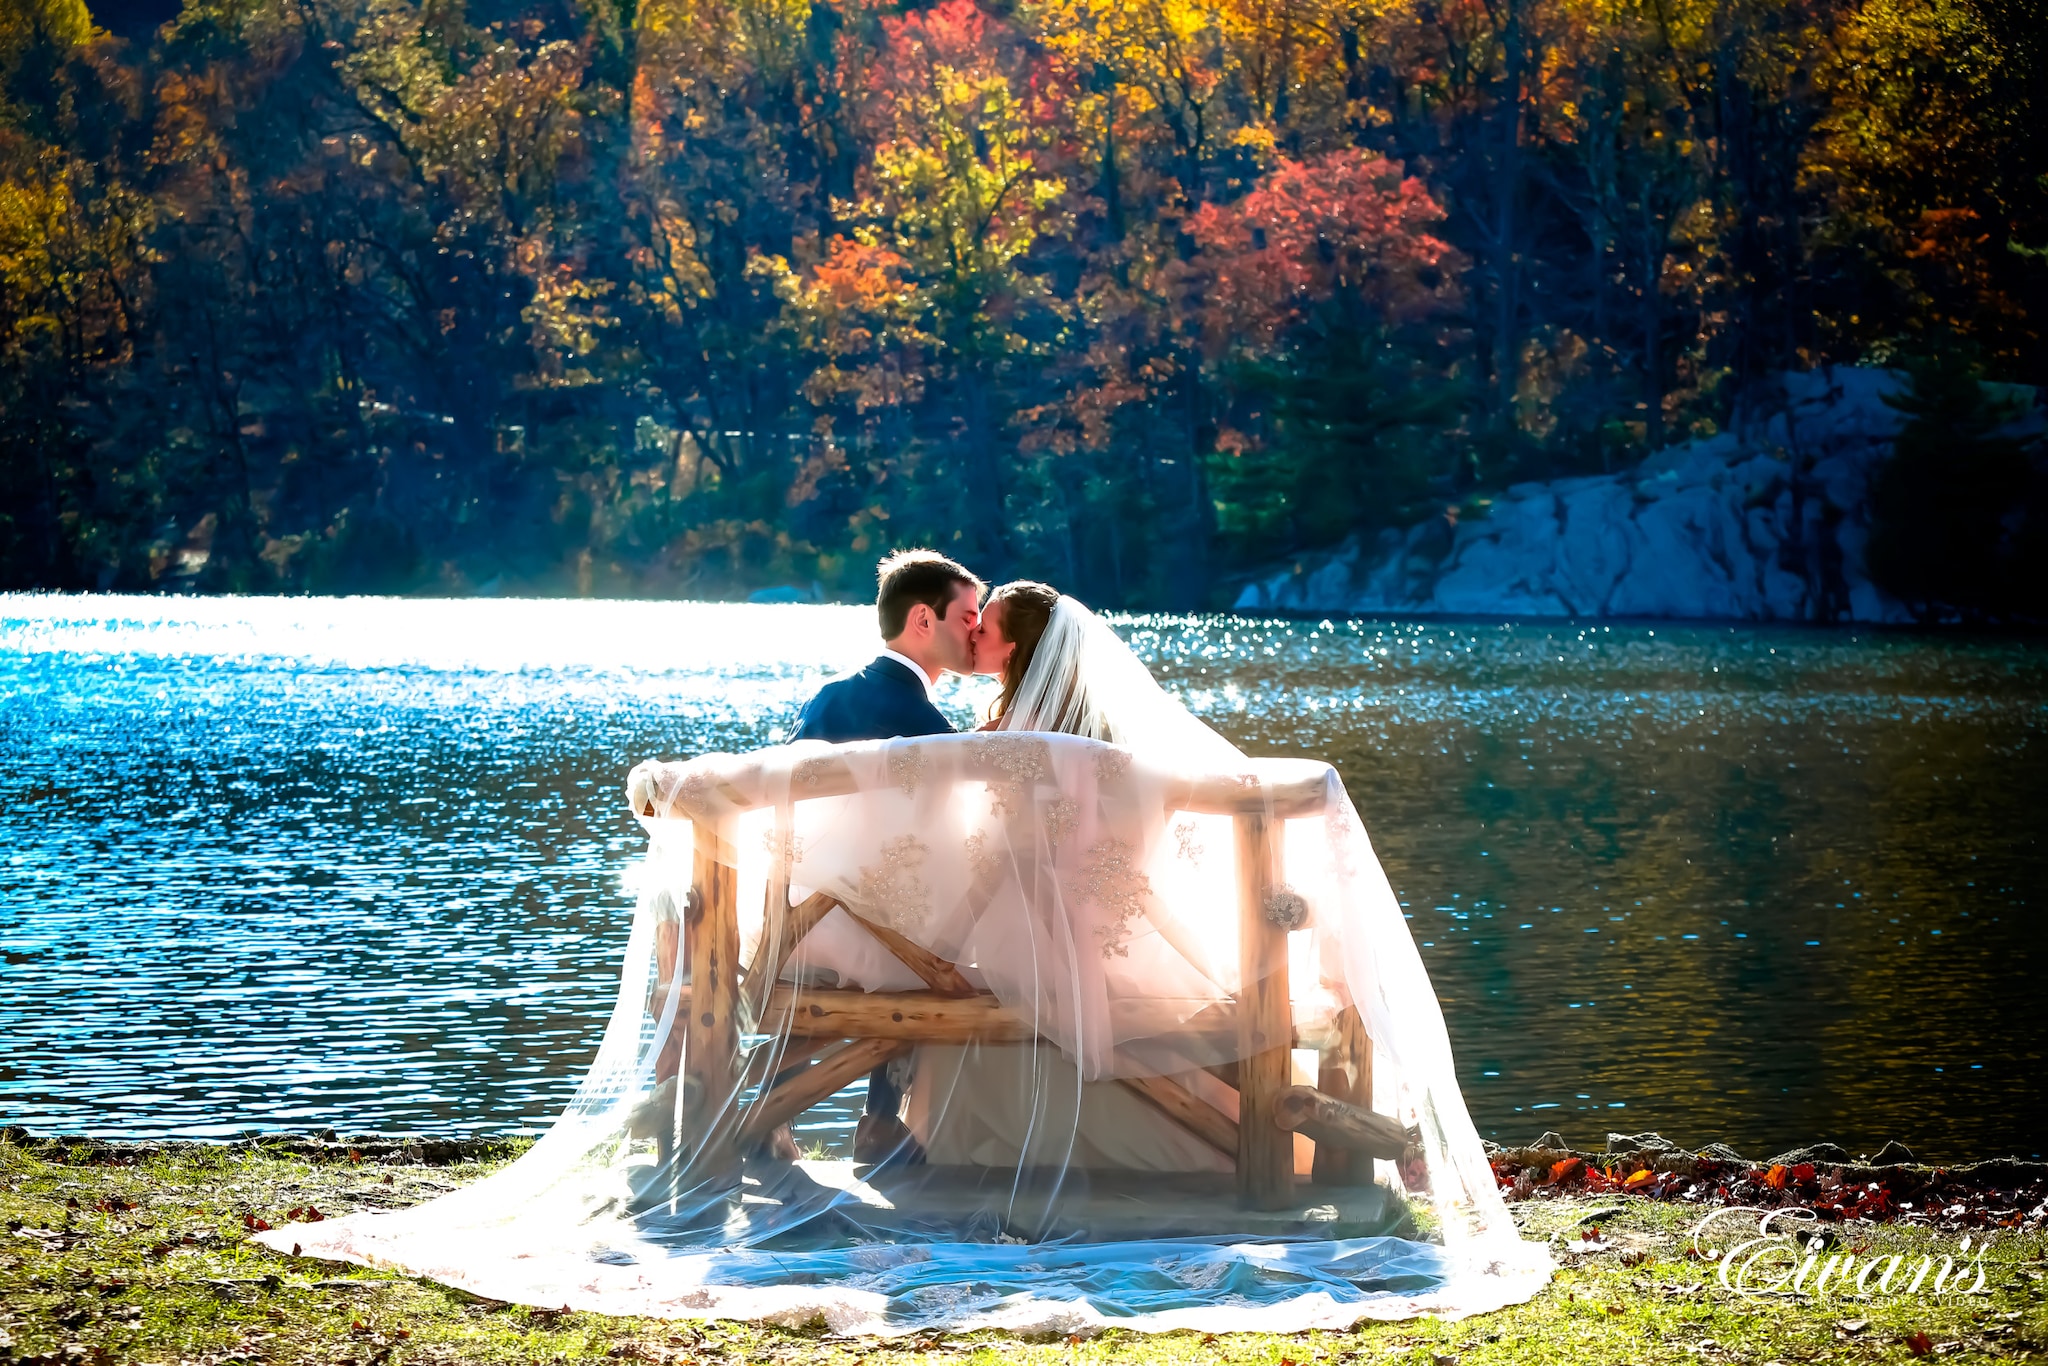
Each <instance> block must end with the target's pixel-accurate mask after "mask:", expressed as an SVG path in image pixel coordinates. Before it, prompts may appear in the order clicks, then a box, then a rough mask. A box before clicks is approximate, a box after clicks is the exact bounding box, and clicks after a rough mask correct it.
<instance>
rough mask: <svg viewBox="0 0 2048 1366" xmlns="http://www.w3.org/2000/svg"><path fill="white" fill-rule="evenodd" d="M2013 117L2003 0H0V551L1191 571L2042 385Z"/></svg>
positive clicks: (127, 557) (2034, 177)
mask: <svg viewBox="0 0 2048 1366" xmlns="http://www.w3.org/2000/svg"><path fill="white" fill-rule="evenodd" d="M143 8H144V9H145V10H146V9H147V6H146V5H145V6H144V7H143ZM2044 126H2048V21H2044V18H2043V15H2042V13H2041V12H2040V6H2039V4H2038V0H939V2H938V3H934V4H924V3H920V2H919V0H185V3H184V4H183V6H182V9H179V8H177V7H176V4H175V0H172V3H171V4H168V5H166V6H165V7H164V12H163V13H161V14H148V13H144V14H142V15H141V16H140V17H139V18H138V17H135V16H130V17H128V18H127V19H125V20H123V19H121V18H120V17H118V16H114V15H110V14H102V13H100V12H98V11H97V10H90V11H89V7H88V5H87V4H82V3H81V2H80V0H0V587H13V588H19V587H47V588H88V589H90V588H102V589H147V588H151V587H166V586H186V587H191V588H197V589H202V590H233V591H245V592H301V591H313V592H454V593H461V592H474V591H505V592H513V591H526V592H545V593H599V594H609V595H643V594H664V595H668V594H688V595H691V596H706V597H718V596H734V595H743V594H745V593H747V592H748V591H750V590H754V589H759V588H764V587H770V586H775V585H785V584H786V585H796V586H799V587H800V588H802V589H804V590H805V591H807V592H809V591H816V592H821V593H823V594H825V595H827V596H831V595H835V594H836V595H850V596H856V597H857V596H860V595H861V594H862V593H863V592H864V591H865V589H866V587H867V585H868V584H869V583H870V582H871V575H872V567H873V564H874V560H875V558H876V557H877V555H879V554H880V553H881V552H883V551H885V550H887V549H889V548H891V547H893V546H897V545H904V544H910V543H925V544H932V545H937V546H939V547H941V548H944V549H948V550H950V551H953V552H955V553H958V554H960V555H961V556H963V557H964V558H966V559H967V560H968V561H969V562H970V563H972V564H974V565H975V566H976V567H977V568H978V569H980V570H982V571H983V572H984V573H985V574H986V575H989V576H1009V575H1012V574H1019V573H1024V574H1033V575H1038V576H1043V577H1047V578H1050V579H1052V580H1054V581H1055V582H1058V583H1059V584H1061V585H1062V586H1063V587H1071V588H1073V589H1074V590H1075V591H1078V592H1082V593H1085V594H1086V595H1088V596H1089V597H1090V598H1091V599H1092V600H1094V601H1097V602H1099V603H1102V604H1105V605H1146V606H1158V607H1196V606H1203V605H1207V604H1211V603H1214V602H1216V601H1218V600H1219V595H1221V594H1224V593H1226V592H1227V590H1228V585H1229V584H1230V582H1231V580H1232V576H1233V575H1241V574H1243V573H1246V572H1248V571H1250V570H1251V569H1253V568H1256V567H1258V566H1261V565H1266V564H1270V563H1273V562H1274V561H1275V560H1276V559H1279V558H1281V557H1284V556H1286V555H1287V554H1289V553H1291V552H1293V551H1295V550H1298V549H1302V548H1307V547H1314V546H1319V545H1325V544H1329V543H1331V542H1334V541H1337V540H1340V539H1342V538H1343V537H1345V536H1346V535H1349V534H1352V533H1354V532H1357V531H1360V530H1362V529H1363V530H1371V529H1373V528H1378V527H1388V526H1398V525H1404V524H1407V523H1409V522H1412V521H1414V520H1416V519H1417V518H1419V517H1421V516H1423V515H1426V514H1427V513H1428V512H1429V510H1430V509H1432V508H1437V509H1439V510H1440V509H1441V507H1442V506H1443V505H1445V504H1446V503H1453V504H1454V503H1455V502H1456V501H1457V500H1459V499H1462V498H1467V497H1469V496H1471V495H1473V493H1474V492H1475V491H1478V490H1484V489H1488V488H1497V487H1503V486H1505V485H1507V484H1510V483H1514V482H1517V481H1522V480H1528V479H1534V478H1546V477H1553V476H1559V475H1567V474H1572V473H1578V472H1596V471H1601V470H1605V469H1611V468H1615V467H1617V466H1618V465H1620V464H1621V463H1624V462H1628V461H1631V460H1634V459H1638V458H1640V457H1641V456H1642V455H1643V454H1644V453H1645V452H1647V451H1649V450H1651V449H1654V448H1656V447H1659V446H1662V445H1664V444H1667V443H1670V442H1672V441H1675V440H1681V439H1683V438H1685V437H1686V436H1688V435H1693V434H1707V433H1711V432H1714V431H1717V430H1721V429H1723V428H1725V427H1727V426H1729V425H1730V424H1735V423H1739V422H1741V421H1742V420H1743V418H1744V415H1745V413H1754V412H1758V411H1765V410H1768V408H1769V406H1770V405H1771V403H1772V402H1773V401H1774V397H1773V396H1774V392H1775V389H1774V385H1775V383H1776V379H1777V377H1778V376H1780V375H1782V374H1783V373H1785V372H1786V371H1788V370H1795V369H1801V368H1806V367H1810V366H1812V365H1815V364H1818V363H1821V362H1824V361H1849V362H1859V363H1885V364H1900V365H1910V364H1914V363H1918V362H1921V361H1924V360H1925V359H1926V358H1928V357H1938V358H1940V360H1941V362H1942V363H1943V364H1945V365H1947V366H1948V367H1949V368H1950V370H1951V371H1953V370H1954V369H1955V368H1956V367H1959V366H1960V367H1963V368H1964V369H1966V370H1967V372H1968V373H1969V374H1971V375H1975V376H1981V377H1983V378H1987V379H1999V380H2013V381H2021V382H2026V383H2040V382H2043V381H2044V380H2048V347H2044V343H2043V340H2042V337H2041V333H2040V323H2041V321H2042V320H2043V319H2048V138H2044V137H2043V136H2041V134H2040V129H2041V128H2042V127H2044ZM814 585H815V588H813V586H814Z"/></svg>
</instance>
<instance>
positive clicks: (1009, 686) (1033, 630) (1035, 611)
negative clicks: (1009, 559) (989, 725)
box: [982, 579, 1060, 721]
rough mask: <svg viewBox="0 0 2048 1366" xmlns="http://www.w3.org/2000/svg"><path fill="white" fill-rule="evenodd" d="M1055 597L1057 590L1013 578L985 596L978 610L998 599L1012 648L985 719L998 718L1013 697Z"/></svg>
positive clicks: (1013, 699)
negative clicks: (1000, 688) (1001, 680)
mask: <svg viewBox="0 0 2048 1366" xmlns="http://www.w3.org/2000/svg"><path fill="white" fill-rule="evenodd" d="M1059 600H1060V595H1059V590H1058V589H1056V588H1054V587H1053V586H1052V585H1051V584H1049V583H1039V582H1037V581H1036V580H1034V579H1016V580H1013V581H1011V582H1009V583H1006V584H1004V585H1003V586H1002V587H1001V588H998V589H997V590H996V591H995V592H993V593H991V594H989V595H988V602H987V603H985V604H983V606H982V610H983V611H984V612H986V611H987V610H988V609H989V608H991V607H993V606H995V605H996V604H997V603H999V602H1000V603H1001V604H1002V605H1003V614H1002V618H1001V628H1002V632H1003V639H1004V640H1007V641H1009V642H1010V644H1012V645H1014V646H1015V647H1016V648H1015V649H1013V650H1011V651H1010V658H1009V660H1008V662H1006V663H1005V664H1004V665H1003V690H1002V691H1001V692H1000V693H998V694H996V700H995V702H994V703H993V704H992V705H991V706H990V707H989V713H988V717H989V720H991V721H1000V720H1002V718H1003V713H1005V712H1007V711H1008V710H1009V709H1010V705H1011V704H1012V703H1014V702H1015V701H1016V700H1017V688H1018V685H1019V684H1021V683H1023V681H1024V671H1025V670H1027V669H1029V668H1030V667H1031V657H1032V655H1034V654H1036V653H1037V652H1038V642H1039V640H1040V639H1042V638H1043V637H1044V635H1045V628H1046V626H1047V624H1048V623H1050V622H1051V621H1052V609H1053V606H1054V605H1055V604H1056V603H1058V602H1059Z"/></svg>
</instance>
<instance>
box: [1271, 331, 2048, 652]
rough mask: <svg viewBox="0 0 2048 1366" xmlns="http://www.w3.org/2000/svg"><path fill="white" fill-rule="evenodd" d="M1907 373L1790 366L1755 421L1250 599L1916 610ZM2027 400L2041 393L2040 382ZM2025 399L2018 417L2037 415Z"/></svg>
mask: <svg viewBox="0 0 2048 1366" xmlns="http://www.w3.org/2000/svg"><path fill="white" fill-rule="evenodd" d="M1904 383H1905V377H1904V376H1903V375H1902V374H1900V373H1898V372H1896V371H1890V370H1878V369H1869V368H1860V367H1848V366H1835V367H1829V368H1824V369H1820V370H1814V371H1810V372H1807V373H1802V374H1791V375H1786V376H1785V377H1784V385H1785V397H1786V400H1787V401H1786V403H1785V404H1784V405H1783V410H1782V411H1780V412H1778V413H1776V414H1775V415H1774V416H1772V417H1770V418H1769V419H1768V420H1767V421H1764V422H1760V423H1758V424H1756V427H1755V429H1754V430H1752V431H1749V432H1745V433H1741V434H1737V433H1734V432H1727V433H1723V434H1721V435H1718V436H1714V437H1709V438H1706V439H1703V440H1698V441H1692V442H1688V443H1686V444H1684V445H1680V446H1673V447H1670V448H1668V449H1665V450H1662V451H1659V452H1657V453H1656V454H1654V455H1652V456H1650V457H1649V458H1647V459H1646V460H1644V461H1643V462H1642V463H1641V464H1640V465H1637V466H1636V467H1634V468H1633V469H1629V470H1626V471H1622V472H1619V473H1615V474H1605V475H1593V476H1588V477H1584V478H1577V479H1559V480H1553V481H1550V482H1546V483H1529V484H1517V485H1515V486H1514V487H1512V488H1510V489H1508V490H1507V491H1506V493H1504V494H1502V495H1500V496H1499V497H1497V498H1495V499H1494V500H1493V502H1492V504H1491V506H1490V507H1489V508H1487V509H1486V510H1485V513H1484V515H1481V516H1477V517H1474V516H1469V515H1468V516H1466V517H1464V518H1462V519H1457V520H1453V518H1452V517H1449V516H1447V517H1445V518H1442V519H1432V520H1431V521H1428V522H1425V523H1423V524H1421V525H1419V526H1415V527H1411V528H1409V530H1408V531H1407V532H1405V533H1401V532H1395V531H1387V532H1382V533H1381V534H1380V536H1379V537H1378V538H1376V539H1375V540H1373V541H1371V542H1367V541H1365V540H1364V539H1363V538H1357V537H1354V538H1353V539H1352V540H1350V541H1348V542H1346V543H1345V544H1344V545H1342V546H1339V547H1337V548H1336V549H1334V550H1331V551H1325V552H1322V553H1320V554H1317V555H1310V556H1303V557H1302V558H1300V559H1299V560H1298V561H1297V562H1296V563H1295V564H1293V565H1292V566H1291V567H1289V568H1288V569H1285V570H1282V571H1280V572H1278V573H1274V574H1270V575H1267V576H1265V577H1262V578H1260V579H1256V580H1254V581H1253V582H1251V583H1250V584H1248V585H1246V587H1245V588H1244V590H1243V592H1242V593H1240V594H1239V595H1238V598H1237V602H1236V604H1235V605H1236V607H1237V608H1238V609H1239V610H1240V611H1255V610H1258V609H1261V608H1271V609H1279V610H1286V611H1302V612H1390V613H1398V614H1428V615H1445V616H1515V617H1674V618H1721V619H1737V620H1747V621H1868V622H1905V621H1910V620H1912V615H1911V613H1910V612H1908V611H1907V610H1906V608H1905V607H1904V606H1903V605H1902V604H1901V603H1899V602H1897V601H1895V600H1893V599H1892V598H1890V597H1889V596H1887V595H1886V594H1885V593H1884V592H1883V591H1882V590H1881V589H1879V588H1878V587H1877V586H1876V585H1875V584H1873V583H1872V582H1871V581H1870V576H1869V574H1868V573H1867V572H1866V570H1865V567H1864V554H1863V551H1864V546H1865V544H1866V543H1867V542H1868V540H1869V537H1870V522H1869V497H1868V494H1869V489H1870V481H1871V478H1872V476H1873V475H1874V474H1875V473H1876V471H1877V469H1878V467H1879V466H1880V465H1881V464H1882V462H1883V461H1884V459H1885V458H1886V457H1887V456H1888V455H1889V454H1890V451H1891V442H1892V438H1893V437H1895V436H1896V435H1897V434H1898V430H1899V427H1900V425H1901V423H1902V418H1901V416H1900V414H1899V413H1898V412H1897V411H1896V410H1894V409H1893V408H1891V407H1889V406H1888V405H1886V404H1885V402H1884V401H1883V399H1884V396H1885V395H1887V394H1894V393H1897V392H1898V391H1899V390H1900V388H1901V387H1902V386H1903V385H1904ZM2027 397H2028V398H2029V399H2031V397H2032V395H2031V394H2028V395H2027ZM2041 425H2042V423H2041V413H2040V411H2039V410H2038V409H2037V408H2033V407H2031V405H2030V407H2029V411H2028V416H2027V418H2026V419H2025V422H2024V423H2023V426H2024V427H2025V428H2026V429H2028V430H2029V431H2039V430H2040V428H2041Z"/></svg>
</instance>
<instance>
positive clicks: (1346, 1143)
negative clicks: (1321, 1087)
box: [1271, 1086, 1410, 1161]
mask: <svg viewBox="0 0 2048 1366" xmlns="http://www.w3.org/2000/svg"><path fill="white" fill-rule="evenodd" d="M1271 1113H1272V1116H1273V1122H1274V1124H1275V1125H1276V1126H1277V1127H1279V1128H1282V1129H1287V1130H1298V1131H1299V1132H1301V1133H1304V1134H1307V1135H1308V1136H1309V1137H1310V1138H1312V1139H1314V1140H1315V1141H1316V1151H1317V1152H1321V1151H1322V1148H1323V1145H1324V1144H1326V1143H1327V1144H1330V1145H1332V1146H1333V1147H1339V1148H1346V1149H1349V1150H1350V1151H1352V1152H1355V1153H1363V1154H1364V1155H1366V1156H1367V1157H1384V1158H1387V1159H1388V1160H1389V1161H1398V1160H1400V1157H1401V1153H1402V1151H1403V1150H1404V1149H1405V1148H1406V1147H1407V1146H1408V1142H1409V1138H1410V1135H1409V1133H1408V1131H1407V1130H1406V1129H1403V1128H1402V1127H1401V1123H1400V1121H1399V1120H1396V1119H1390V1118H1388V1117H1387V1116H1386V1115H1381V1114H1375V1113H1374V1112H1373V1111H1371V1110H1364V1109H1360V1108H1359V1107H1358V1106H1356V1105H1352V1104H1349V1103H1348V1102H1346V1101H1341V1100H1338V1099H1337V1098H1336V1097H1335V1096H1326V1095H1324V1094H1323V1093H1322V1092H1321V1091H1318V1090H1317V1089H1316V1088H1315V1087H1313V1086H1290V1087H1288V1088H1287V1089H1286V1090H1284V1091H1282V1092H1281V1093H1280V1094H1279V1095H1277V1096H1275V1097H1274V1098H1273V1104H1272V1110H1271Z"/></svg>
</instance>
